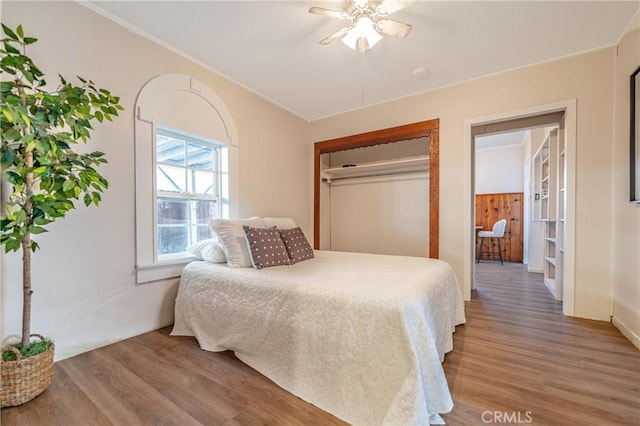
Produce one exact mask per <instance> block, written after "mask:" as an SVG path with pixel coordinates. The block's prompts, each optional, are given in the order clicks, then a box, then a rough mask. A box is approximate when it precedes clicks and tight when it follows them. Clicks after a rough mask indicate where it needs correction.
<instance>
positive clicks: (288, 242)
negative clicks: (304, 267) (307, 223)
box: [280, 227, 313, 264]
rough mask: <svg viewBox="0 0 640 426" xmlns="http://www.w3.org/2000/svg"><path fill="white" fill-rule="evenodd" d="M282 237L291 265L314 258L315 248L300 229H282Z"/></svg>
mask: <svg viewBox="0 0 640 426" xmlns="http://www.w3.org/2000/svg"><path fill="white" fill-rule="evenodd" d="M280 237H282V242H283V243H284V246H285V247H286V248H287V252H288V253H289V259H290V260H291V264H294V263H298V262H302V261H303V260H307V259H312V258H313V248H311V245H310V244H309V241H308V240H307V237H305V236H304V232H302V229H300V227H297V228H293V229H281V230H280Z"/></svg>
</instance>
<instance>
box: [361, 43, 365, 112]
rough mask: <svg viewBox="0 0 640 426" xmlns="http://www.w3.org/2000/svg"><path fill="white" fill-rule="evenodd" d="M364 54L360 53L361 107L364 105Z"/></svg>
mask: <svg viewBox="0 0 640 426" xmlns="http://www.w3.org/2000/svg"><path fill="white" fill-rule="evenodd" d="M364 53H365V52H360V80H361V82H362V87H361V97H362V99H361V101H362V105H364V101H365V99H364Z"/></svg>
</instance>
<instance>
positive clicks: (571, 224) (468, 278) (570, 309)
mask: <svg viewBox="0 0 640 426" xmlns="http://www.w3.org/2000/svg"><path fill="white" fill-rule="evenodd" d="M576 106H577V102H576V100H575V99H570V100H566V101H561V102H556V103H552V104H546V105H539V106H534V107H530V108H525V109H521V110H515V111H508V112H503V113H499V114H494V115H489V116H484V117H477V118H471V119H467V120H465V121H464V165H463V170H464V183H463V198H464V204H463V230H464V236H465V238H464V270H463V280H462V281H463V295H464V298H465V299H466V300H470V299H471V290H472V289H473V287H474V283H473V278H474V273H473V272H474V267H475V260H474V259H475V190H474V188H475V167H474V164H475V158H474V157H475V142H474V136H473V134H472V127H474V126H481V125H485V124H493V123H498V122H501V121H508V120H513V119H522V118H528V117H534V116H538V115H543V114H548V113H554V112H560V111H562V112H564V131H565V135H564V136H565V144H566V145H565V156H566V161H567V163H566V173H567V179H566V182H565V184H566V186H565V187H566V194H565V196H566V205H565V208H566V219H565V255H564V262H565V264H564V271H565V277H564V281H563V301H562V310H563V312H564V314H565V315H568V316H573V315H574V312H575V213H576V196H575V194H576V134H577V120H576V118H577V116H576V114H577V112H576V111H577V110H576Z"/></svg>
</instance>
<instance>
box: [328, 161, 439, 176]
mask: <svg viewBox="0 0 640 426" xmlns="http://www.w3.org/2000/svg"><path fill="white" fill-rule="evenodd" d="M428 170H429V156H428V155H423V156H419V157H410V158H401V159H398V160H390V161H377V162H375V163H362V164H356V165H355V166H352V167H332V168H330V169H324V170H323V171H322V177H323V178H325V179H329V180H337V179H346V178H352V177H365V176H380V175H389V174H398V173H414V172H426V171H428Z"/></svg>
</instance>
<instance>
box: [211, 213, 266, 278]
mask: <svg viewBox="0 0 640 426" xmlns="http://www.w3.org/2000/svg"><path fill="white" fill-rule="evenodd" d="M245 225H246V226H251V227H253V228H264V221H263V220H262V219H260V218H259V217H250V218H249V219H238V220H227V219H211V228H212V229H213V232H215V233H216V235H217V237H218V241H219V242H220V245H221V246H222V249H223V250H224V254H225V256H226V257H227V266H230V267H232V268H249V267H252V266H253V263H252V262H251V252H250V251H249V247H248V246H247V236H246V234H245V233H244V228H243V226H245Z"/></svg>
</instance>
